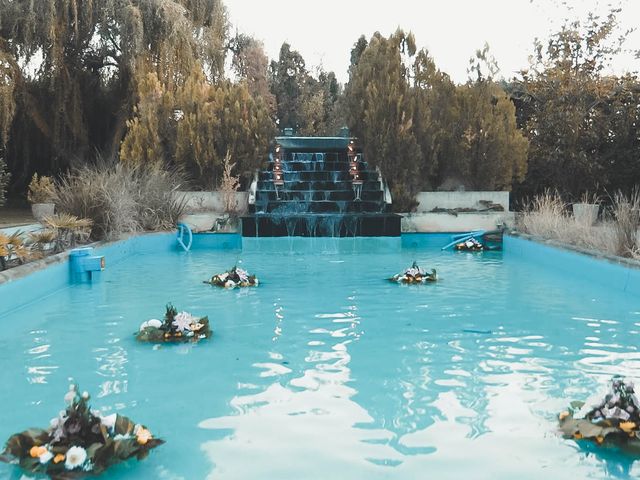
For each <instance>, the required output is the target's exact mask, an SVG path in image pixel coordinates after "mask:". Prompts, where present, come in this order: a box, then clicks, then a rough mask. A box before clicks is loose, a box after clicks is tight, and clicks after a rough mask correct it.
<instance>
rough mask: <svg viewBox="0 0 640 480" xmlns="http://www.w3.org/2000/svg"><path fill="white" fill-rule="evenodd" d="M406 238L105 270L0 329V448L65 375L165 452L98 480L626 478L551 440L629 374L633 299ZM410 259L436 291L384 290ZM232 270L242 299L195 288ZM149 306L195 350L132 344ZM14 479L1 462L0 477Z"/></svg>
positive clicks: (609, 461) (269, 247) (634, 370)
mask: <svg viewBox="0 0 640 480" xmlns="http://www.w3.org/2000/svg"><path fill="white" fill-rule="evenodd" d="M412 245H413V243H406V242H405V246H404V248H403V247H402V245H401V244H400V243H394V242H393V241H387V240H380V239H370V240H366V239H357V241H356V240H354V239H325V240H322V241H320V240H319V239H295V240H292V239H286V238H284V239H260V240H253V241H248V242H244V244H243V247H242V249H240V250H239V249H227V250H222V249H215V250H207V249H204V248H202V249H196V250H194V251H192V252H190V253H184V252H178V251H162V252H154V251H153V250H152V249H149V250H146V251H144V252H143V253H138V254H133V255H131V256H129V257H127V258H126V259H125V260H122V261H120V262H117V263H115V264H111V263H110V262H109V258H107V270H106V271H105V272H104V274H103V278H102V281H101V282H99V283H96V284H93V285H86V284H81V285H73V286H68V287H67V288H64V289H62V290H58V291H56V292H55V293H53V294H51V295H49V296H47V297H46V298H43V299H41V300H39V301H35V302H32V303H30V304H28V305H26V306H24V307H22V308H16V309H13V310H11V311H10V312H8V313H6V314H4V315H3V316H2V317H0V325H2V327H3V328H2V331H3V334H2V335H1V336H0V367H1V368H0V381H1V382H2V385H3V388H2V390H0V405H1V408H0V439H1V441H4V439H6V438H7V437H8V436H9V435H10V434H12V433H14V432H17V431H20V430H23V429H25V428H26V427H30V426H46V425H48V422H49V419H50V418H51V417H53V416H55V415H56V413H57V412H58V411H59V410H61V409H62V408H63V406H64V405H63V402H62V396H63V395H64V393H65V391H66V389H67V385H68V378H69V377H73V378H74V379H75V380H76V381H78V382H79V383H80V387H81V389H83V390H88V391H90V392H92V395H93V398H92V405H93V407H94V408H95V409H98V410H100V411H102V412H103V413H113V412H119V413H122V414H125V415H127V416H130V417H132V418H135V419H136V420H137V421H139V422H141V423H144V424H146V425H147V426H149V427H150V428H151V429H152V430H153V431H154V433H155V434H157V435H158V436H160V437H162V438H163V439H165V440H166V441H167V443H166V444H165V445H163V446H161V447H159V448H158V449H156V450H154V451H153V452H152V453H151V455H150V457H149V458H148V459H146V460H145V461H143V462H139V463H137V462H135V461H134V462H130V463H127V464H124V465H119V466H117V467H115V468H113V469H112V470H111V471H110V472H109V473H108V474H107V475H105V476H104V477H103V478H106V479H124V478H141V479H146V478H159V479H186V480H191V479H234V480H236V479H237V480H244V479H263V480H265V479H327V478H336V479H345V480H351V479H361V478H368V479H372V480H373V479H403V480H404V479H415V478H427V477H428V478H438V479H442V478H446V479H448V478H456V479H459V478H473V479H480V478H487V479H489V478H490V479H507V478H508V479H512V478H520V479H523V478H524V479H538V478H625V476H629V475H630V476H634V475H638V474H639V473H640V468H639V467H638V466H636V465H635V464H634V463H633V462H632V461H631V460H630V459H628V458H627V457H624V456H622V455H619V454H617V453H615V452H611V451H602V450H598V449H595V450H594V449H591V450H589V451H587V450H586V449H584V448H581V447H579V446H577V444H576V443H575V442H572V441H567V440H563V439H561V438H558V437H557V436H556V435H555V433H554V431H555V426H556V414H557V413H558V412H559V411H561V410H563V409H565V407H566V406H567V404H568V402H569V401H571V400H582V399H585V398H586V397H588V396H590V395H591V394H592V393H594V392H595V391H598V390H602V391H604V390H605V389H606V385H607V382H608V380H609V379H610V378H611V376H612V375H614V374H622V375H625V376H628V377H630V378H632V379H633V378H636V379H637V378H638V377H639V376H640V375H639V372H640V353H639V352H638V345H639V343H640V342H639V339H640V302H639V301H638V300H637V295H636V294H634V293H633V292H630V291H627V292H625V291H622V290H621V289H620V288H614V285H609V286H606V285H604V283H603V282H600V283H597V282H593V281H591V280H589V279H586V278H585V276H581V275H579V272H574V274H567V273H563V272H562V271H561V270H558V269H553V268H548V266H547V265H539V264H538V263H537V262H536V261H532V258H531V257H528V256H527V255H511V254H509V251H507V252H505V253H504V254H503V253H501V252H485V253H482V254H460V253H457V254H456V253H451V252H444V253H443V252H441V251H440V250H439V248H437V247H435V246H432V245H430V244H427V245H426V246H422V245H418V247H417V248H411V246H412ZM570 255H574V254H570ZM414 260H417V261H418V263H419V264H420V265H421V266H424V267H428V268H431V267H434V268H437V270H438V273H439V276H440V277H441V281H440V282H439V283H436V284H433V285H423V286H402V285H395V284H391V283H388V282H385V281H384V279H385V278H386V277H389V276H391V275H392V274H394V273H397V272H399V271H401V270H403V269H404V268H405V267H407V266H409V265H410V264H411V263H412V262H413V261H414ZM236 263H238V265H241V266H243V267H244V268H246V269H248V270H250V271H251V272H253V273H256V274H257V275H258V276H259V278H260V280H261V285H260V287H258V288H251V289H244V290H242V291H239V290H234V291H228V290H222V289H215V288H212V287H210V286H209V285H206V284H203V283H202V281H203V280H205V279H207V278H209V277H210V276H211V275H212V274H213V273H218V272H220V271H223V270H226V269H228V268H230V267H231V266H233V265H234V264H236ZM594 268H595V267H594ZM634 278H637V277H634ZM43 287H44V286H43ZM2 295H3V290H2V287H0V297H2ZM3 301H7V300H3ZM167 302H173V304H174V305H175V306H176V307H177V308H178V309H179V310H187V311H190V312H192V313H194V314H202V315H205V314H206V315H209V319H210V321H211V325H212V328H213V330H214V336H213V338H212V339H211V340H210V341H208V342H201V343H200V344H195V345H176V346H163V347H162V348H153V346H150V345H140V344H136V343H135V341H134V336H133V334H134V332H135V331H136V330H137V328H138V326H139V324H140V323H141V322H142V321H143V320H146V319H148V318H152V317H157V318H159V317H161V316H162V314H163V313H164V305H165V304H166V303H167ZM21 475H22V473H21V472H20V471H19V470H18V469H17V468H13V467H11V466H8V465H5V464H0V478H11V479H19V478H21Z"/></svg>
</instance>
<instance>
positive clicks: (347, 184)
mask: <svg viewBox="0 0 640 480" xmlns="http://www.w3.org/2000/svg"><path fill="white" fill-rule="evenodd" d="M257 189H258V190H268V191H274V190H275V186H274V184H273V182H272V181H265V180H259V181H258V185H257ZM352 189H353V187H352V183H351V181H339V182H325V181H308V182H302V181H289V180H287V179H286V178H285V179H284V185H282V186H279V187H278V191H281V192H285V191H289V190H329V191H331V190H352ZM381 189H382V187H381V185H380V181H378V180H375V181H366V182H364V183H363V184H362V191H363V192H364V191H372V190H381Z"/></svg>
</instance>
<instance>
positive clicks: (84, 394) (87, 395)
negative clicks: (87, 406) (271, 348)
mask: <svg viewBox="0 0 640 480" xmlns="http://www.w3.org/2000/svg"><path fill="white" fill-rule="evenodd" d="M82 398H83V399H84V400H89V392H86V391H85V392H82Z"/></svg>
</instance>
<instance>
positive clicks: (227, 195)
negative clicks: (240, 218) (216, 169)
mask: <svg viewBox="0 0 640 480" xmlns="http://www.w3.org/2000/svg"><path fill="white" fill-rule="evenodd" d="M235 166H236V164H235V163H234V162H231V154H230V153H229V152H227V154H226V155H225V157H224V161H223V170H222V181H221V182H220V187H219V191H220V192H221V193H222V203H223V208H224V213H226V214H227V215H234V214H237V213H238V200H236V191H238V188H239V187H240V177H239V176H238V175H234V174H233V173H232V172H233V168H234V167H235Z"/></svg>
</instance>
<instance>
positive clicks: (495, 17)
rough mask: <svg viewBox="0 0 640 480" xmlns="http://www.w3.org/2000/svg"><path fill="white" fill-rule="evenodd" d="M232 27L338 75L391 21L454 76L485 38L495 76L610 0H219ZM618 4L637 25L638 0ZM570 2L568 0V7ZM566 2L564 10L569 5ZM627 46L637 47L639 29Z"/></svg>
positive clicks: (625, 19) (271, 51) (629, 66)
mask: <svg viewBox="0 0 640 480" xmlns="http://www.w3.org/2000/svg"><path fill="white" fill-rule="evenodd" d="M224 3H225V5H226V6H227V9H228V10H229V15H230V19H231V22H232V25H233V28H234V29H235V28H237V29H238V31H240V32H242V33H247V34H250V35H252V36H253V37H255V38H257V39H259V40H262V41H263V42H264V45H265V50H266V53H267V55H268V56H269V58H270V59H274V58H275V59H277V57H278V52H279V50H280V46H281V45H282V42H284V41H286V42H288V43H289V44H291V47H292V48H293V49H294V50H298V51H299V52H300V53H301V54H302V56H303V57H304V59H305V61H306V63H307V68H309V70H311V71H313V68H314V67H315V66H317V65H320V64H322V65H323V67H324V69H325V70H327V71H330V70H333V71H334V72H335V73H336V75H337V76H338V79H339V80H340V81H342V82H345V81H346V80H347V68H348V66H349V56H350V52H351V47H352V46H353V44H354V43H355V42H356V40H357V39H358V37H359V36H360V35H361V34H364V35H365V37H366V38H367V39H369V38H370V37H371V35H372V34H373V33H374V32H375V31H380V33H382V34H383V35H384V36H388V35H390V34H391V33H393V32H394V31H395V30H396V28H397V27H398V26H400V27H402V28H403V29H404V30H405V31H409V30H410V31H412V32H413V33H414V35H415V37H416V42H417V46H418V48H422V47H426V48H427V49H428V50H429V52H430V53H431V55H432V56H433V57H434V60H435V62H436V65H437V66H438V68H440V69H441V70H444V71H445V72H447V73H448V74H449V75H451V77H452V78H453V79H454V80H455V81H456V82H464V81H466V79H467V67H468V62H469V58H470V57H471V56H473V55H474V53H475V51H476V50H477V49H480V48H482V46H483V45H484V43H485V42H488V43H489V47H490V51H491V53H492V54H493V56H494V57H495V58H496V60H497V61H498V65H499V67H500V74H499V76H503V77H505V78H511V77H513V75H514V74H515V73H516V72H517V71H519V70H520V69H521V68H524V67H526V66H527V65H528V57H529V55H530V54H531V53H532V52H533V41H534V38H536V37H539V38H543V39H544V38H547V37H548V36H549V34H550V33H551V32H555V31H558V30H559V28H560V27H561V25H562V23H563V19H564V18H566V17H568V16H569V17H571V18H576V17H578V18H581V19H584V18H586V12H588V11H593V12H597V13H600V14H601V15H603V16H604V15H605V14H606V12H608V5H609V4H611V3H612V2H610V1H598V0H583V1H580V0H575V1H566V2H561V1H560V0H449V1H428V0H424V1H420V0H395V1H394V0H384V1H383V0H320V1H318V0H314V1H309V0H298V1H295V0H288V1H283V0H262V1H260V0H224ZM613 3H614V4H615V5H621V6H622V9H623V10H622V12H621V13H620V14H619V19H620V21H621V24H622V27H623V28H625V29H626V28H636V27H637V26H640V0H622V1H620V2H618V1H615V2H613ZM567 5H569V6H567ZM569 9H570V10H569ZM626 47H627V48H629V49H632V50H640V32H639V31H634V32H633V33H632V34H631V35H630V36H629V39H628V41H627V44H626ZM636 70H640V61H638V60H636V59H633V56H632V55H631V54H627V55H624V56H621V57H620V58H619V59H617V61H616V63H615V66H614V71H615V73H622V72H624V71H636Z"/></svg>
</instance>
